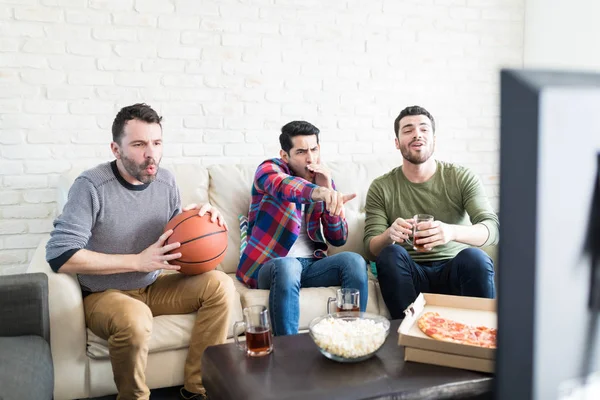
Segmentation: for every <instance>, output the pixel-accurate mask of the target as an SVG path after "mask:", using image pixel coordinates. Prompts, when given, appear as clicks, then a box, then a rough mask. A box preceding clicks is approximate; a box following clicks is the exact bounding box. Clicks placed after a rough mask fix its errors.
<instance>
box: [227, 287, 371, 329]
mask: <svg viewBox="0 0 600 400" xmlns="http://www.w3.org/2000/svg"><path fill="white" fill-rule="evenodd" d="M235 288H236V290H237V292H238V293H239V294H240V298H241V301H242V307H249V306H254V305H264V306H267V307H268V306H269V291H268V290H261V289H249V288H248V287H246V286H245V285H244V284H242V283H241V282H240V281H238V280H236V281H235ZM337 289H339V286H332V287H316V288H302V289H300V323H299V329H300V330H305V329H308V324H309V323H310V321H312V320H313V319H314V318H316V317H320V316H322V315H325V314H326V313H327V299H329V298H330V297H335V294H336V290H337ZM375 290H376V289H375V281H373V280H369V300H368V302H367V312H370V313H373V314H379V304H378V295H377V293H376V291H375Z"/></svg>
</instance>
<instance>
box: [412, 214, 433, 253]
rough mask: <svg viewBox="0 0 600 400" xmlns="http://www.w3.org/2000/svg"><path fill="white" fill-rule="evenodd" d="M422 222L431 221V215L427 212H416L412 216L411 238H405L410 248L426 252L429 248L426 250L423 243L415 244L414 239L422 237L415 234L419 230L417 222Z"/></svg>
mask: <svg viewBox="0 0 600 400" xmlns="http://www.w3.org/2000/svg"><path fill="white" fill-rule="evenodd" d="M423 222H433V215H429V214H417V215H415V216H414V217H413V230H412V235H411V237H412V240H411V239H407V240H406V243H408V244H409V245H411V246H412V248H413V249H414V250H416V251H419V252H427V251H429V250H427V249H426V248H425V245H424V244H416V243H415V241H416V240H417V239H422V238H423V237H422V236H415V235H416V234H417V232H419V229H418V227H419V224H421V223H423Z"/></svg>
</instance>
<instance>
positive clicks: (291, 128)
mask: <svg viewBox="0 0 600 400" xmlns="http://www.w3.org/2000/svg"><path fill="white" fill-rule="evenodd" d="M320 132H321V131H320V130H319V128H317V127H316V126H314V125H313V124H311V123H310V122H306V121H292V122H288V123H287V124H285V125H284V126H282V127H281V135H279V144H281V149H282V150H283V151H285V152H286V153H288V154H289V153H290V150H291V149H292V147H294V144H293V143H292V138H293V137H295V136H300V135H302V136H312V135H315V136H316V137H317V144H319V133H320Z"/></svg>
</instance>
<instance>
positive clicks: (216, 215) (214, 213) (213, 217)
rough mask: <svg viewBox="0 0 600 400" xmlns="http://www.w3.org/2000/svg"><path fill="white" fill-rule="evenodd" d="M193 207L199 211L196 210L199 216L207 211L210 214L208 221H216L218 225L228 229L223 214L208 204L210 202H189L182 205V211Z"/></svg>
mask: <svg viewBox="0 0 600 400" xmlns="http://www.w3.org/2000/svg"><path fill="white" fill-rule="evenodd" d="M194 208H196V209H198V210H200V211H198V215H199V216H201V217H202V216H204V214H206V213H209V214H210V222H212V223H215V222H216V223H217V224H218V225H219V226H222V227H224V228H225V230H229V229H227V224H226V223H225V218H223V215H222V214H221V213H220V212H219V210H217V209H216V208H215V207H213V206H212V205H210V203H204V204H203V205H202V206H200V205H198V204H195V203H192V204H189V205H187V206H185V207H183V211H188V210H192V209H194Z"/></svg>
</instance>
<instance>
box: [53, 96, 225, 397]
mask: <svg viewBox="0 0 600 400" xmlns="http://www.w3.org/2000/svg"><path fill="white" fill-rule="evenodd" d="M161 120H162V117H159V116H158V114H157V113H156V111H154V110H153V109H152V108H150V107H149V106H147V105H146V104H135V105H132V106H128V107H124V108H123V109H121V111H119V113H118V114H117V116H116V118H115V120H114V122H113V126H112V133H113V142H112V143H111V150H112V152H113V154H114V155H115V158H116V160H115V161H112V162H108V163H104V164H100V165H98V166H97V167H95V168H92V169H90V170H88V171H85V172H83V173H82V174H81V175H80V176H79V177H78V178H77V179H76V180H75V182H74V183H73V185H72V186H71V189H70V190H69V197H68V200H67V203H66V205H65V207H64V209H63V212H62V214H61V215H59V216H58V218H56V220H55V221H54V230H53V231H52V233H51V238H50V240H49V241H48V244H47V245H46V259H47V261H48V263H49V264H50V266H51V267H52V269H53V270H54V271H55V272H64V273H75V274H77V278H78V280H79V283H80V285H81V289H82V291H83V296H84V299H83V304H84V311H85V321H86V325H87V326H88V327H89V328H90V329H91V330H92V332H94V333H95V334H96V335H98V336H99V337H101V338H103V339H105V340H107V341H108V346H109V353H110V360H111V363H112V369H113V374H114V379H115V383H116V385H117V389H118V391H119V395H118V399H149V397H150V390H149V389H148V386H147V385H146V382H145V369H146V360H147V356H148V343H149V340H150V336H151V333H152V321H153V320H152V318H153V317H154V316H158V315H164V314H186V313H191V312H197V316H196V322H195V324H194V328H193V330H192V335H191V339H190V348H189V353H188V357H187V360H186V363H185V385H184V387H183V388H181V397H182V398H183V399H203V398H206V395H205V389H204V387H203V386H202V377H201V365H200V358H201V356H202V353H203V352H204V349H205V348H206V347H207V346H210V345H215V344H220V343H224V342H225V339H226V338H227V330H228V328H229V326H228V324H229V314H230V309H231V306H232V304H233V299H234V294H235V289H234V287H233V284H232V281H231V279H229V278H228V277H227V276H226V275H225V274H224V273H223V272H220V271H216V270H215V271H209V272H206V273H204V274H201V275H195V276H185V275H182V274H164V275H161V274H160V272H161V270H178V269H179V267H178V266H176V265H170V264H168V261H170V260H174V259H177V258H178V257H180V256H181V253H174V254H169V252H171V251H172V250H175V249H177V248H178V247H179V246H180V243H172V244H169V245H165V241H166V240H167V238H168V237H169V236H170V235H171V234H172V232H173V231H172V230H169V231H167V232H164V233H163V229H164V227H165V225H166V224H167V222H168V221H169V220H170V219H171V218H172V217H174V216H175V215H177V214H179V213H180V212H181V200H180V196H179V190H178V188H177V185H176V183H175V178H174V176H173V175H172V174H171V173H170V172H169V171H167V170H165V169H159V164H160V161H161V158H162V126H161ZM193 208H199V211H198V213H199V214H200V215H204V214H205V213H210V214H211V220H212V222H215V223H218V224H219V225H224V222H223V219H222V217H221V215H220V213H219V212H218V211H217V210H216V209H215V208H213V207H211V205H210V204H204V205H203V206H201V207H198V206H196V205H195V204H191V205H189V206H187V207H186V208H185V209H186V210H187V209H193ZM157 238H158V240H157Z"/></svg>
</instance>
